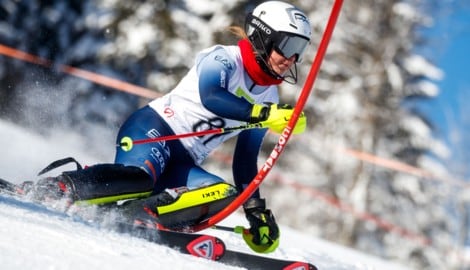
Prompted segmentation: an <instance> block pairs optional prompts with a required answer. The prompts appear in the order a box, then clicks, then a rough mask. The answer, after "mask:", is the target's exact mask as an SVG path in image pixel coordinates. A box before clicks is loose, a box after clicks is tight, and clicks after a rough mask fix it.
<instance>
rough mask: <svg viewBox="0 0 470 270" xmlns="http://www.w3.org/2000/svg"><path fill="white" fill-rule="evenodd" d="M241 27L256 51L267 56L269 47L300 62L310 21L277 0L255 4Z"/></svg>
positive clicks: (269, 50)
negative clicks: (294, 56) (243, 27)
mask: <svg viewBox="0 0 470 270" xmlns="http://www.w3.org/2000/svg"><path fill="white" fill-rule="evenodd" d="M245 31H246V33H247V35H248V38H249V39H250V41H251V43H252V45H253V46H254V48H255V50H256V51H257V53H258V54H259V55H260V56H261V57H262V58H263V60H264V61H266V60H267V58H268V56H269V54H270V53H271V51H272V50H275V51H276V52H278V53H280V54H282V55H283V56H284V57H286V58H290V57H292V56H293V55H296V61H297V62H301V61H302V56H303V53H304V51H305V48H306V47H307V45H308V44H309V43H310V37H311V35H312V32H311V27H310V22H309V20H308V18H307V16H306V15H305V13H304V12H302V11H301V10H300V9H298V8H297V7H295V6H293V5H291V4H288V3H284V2H281V1H268V2H264V3H262V4H260V5H258V6H257V7H256V8H255V9H254V10H253V12H252V13H249V14H248V15H247V17H246V21H245Z"/></svg>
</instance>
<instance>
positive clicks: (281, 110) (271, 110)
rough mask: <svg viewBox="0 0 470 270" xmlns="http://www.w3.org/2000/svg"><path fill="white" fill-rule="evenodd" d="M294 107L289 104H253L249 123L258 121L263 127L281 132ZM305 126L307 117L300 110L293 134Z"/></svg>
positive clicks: (302, 129)
mask: <svg viewBox="0 0 470 270" xmlns="http://www.w3.org/2000/svg"><path fill="white" fill-rule="evenodd" d="M293 112H294V108H293V107H292V106H291V105H289V104H270V103H265V104H254V105H253V108H252V110H251V118H250V123H260V124H261V125H262V126H263V127H266V128H269V129H271V130H272V131H274V132H276V133H279V134H280V133H282V131H283V130H284V128H285V127H286V126H287V123H288V122H289V120H290V118H291V116H292V113H293ZM306 127H307V117H306V116H305V114H304V113H303V112H302V114H301V115H300V117H299V119H298V121H297V123H296V125H295V128H294V130H293V134H300V133H303V132H304V131H305V128H306Z"/></svg>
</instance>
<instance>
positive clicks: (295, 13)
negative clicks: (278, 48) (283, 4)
mask: <svg viewBox="0 0 470 270" xmlns="http://www.w3.org/2000/svg"><path fill="white" fill-rule="evenodd" d="M286 12H287V14H288V15H289V19H290V21H291V24H290V25H291V26H292V27H294V28H296V29H297V24H296V20H299V21H302V22H308V19H307V17H305V15H304V14H303V13H302V12H301V11H300V10H299V9H297V8H295V7H291V8H286Z"/></svg>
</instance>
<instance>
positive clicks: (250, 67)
mask: <svg viewBox="0 0 470 270" xmlns="http://www.w3.org/2000/svg"><path fill="white" fill-rule="evenodd" d="M238 47H240V52H241V54H242V59H243V66H244V67H245V69H246V71H247V72H248V75H250V78H251V79H252V80H253V81H254V82H255V83H256V84H257V85H273V84H280V83H281V82H282V79H276V78H274V77H273V76H271V75H270V74H268V73H266V72H264V71H263V69H262V68H261V67H260V65H259V64H258V62H256V56H255V53H254V51H253V47H252V46H251V43H250V42H249V41H248V40H247V39H242V40H240V41H239V42H238Z"/></svg>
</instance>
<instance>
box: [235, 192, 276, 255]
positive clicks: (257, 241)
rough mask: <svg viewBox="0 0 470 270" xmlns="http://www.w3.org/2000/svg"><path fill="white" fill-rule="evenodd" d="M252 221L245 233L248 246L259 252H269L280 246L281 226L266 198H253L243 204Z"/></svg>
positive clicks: (247, 216)
mask: <svg viewBox="0 0 470 270" xmlns="http://www.w3.org/2000/svg"><path fill="white" fill-rule="evenodd" d="M243 208H244V210H245V215H246V218H247V220H248V222H249V223H250V229H249V232H246V233H244V234H243V239H244V240H245V242H246V243H247V244H248V246H249V247H250V248H251V249H252V250H254V251H256V252H258V253H269V252H273V251H274V250H276V248H277V247H278V246H279V227H278V226H277V223H276V220H275V219H274V215H273V214H272V212H271V210H269V209H266V202H265V200H264V199H258V198H251V199H249V200H248V201H247V202H246V203H245V204H244V206H243Z"/></svg>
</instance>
